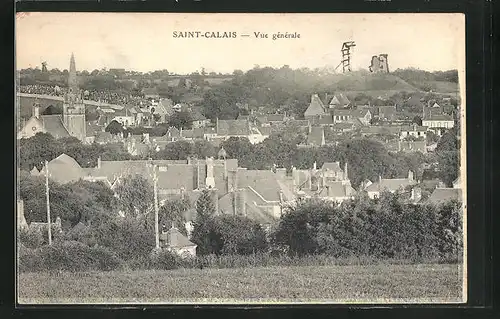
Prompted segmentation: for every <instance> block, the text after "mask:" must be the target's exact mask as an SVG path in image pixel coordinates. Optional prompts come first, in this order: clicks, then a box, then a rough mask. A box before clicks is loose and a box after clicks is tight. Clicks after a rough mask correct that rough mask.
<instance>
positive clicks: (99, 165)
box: [97, 156, 101, 169]
mask: <svg viewBox="0 0 500 319" xmlns="http://www.w3.org/2000/svg"><path fill="white" fill-rule="evenodd" d="M97 168H98V169H101V157H100V156H99V157H98V158H97Z"/></svg>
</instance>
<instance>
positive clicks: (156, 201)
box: [153, 165, 160, 249]
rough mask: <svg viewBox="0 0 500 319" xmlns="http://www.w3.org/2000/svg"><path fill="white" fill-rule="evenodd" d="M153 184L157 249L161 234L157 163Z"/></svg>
mask: <svg viewBox="0 0 500 319" xmlns="http://www.w3.org/2000/svg"><path fill="white" fill-rule="evenodd" d="M153 173H154V176H153V186H154V201H155V241H156V249H159V248H160V234H159V230H158V210H159V209H158V187H157V182H158V176H156V165H153Z"/></svg>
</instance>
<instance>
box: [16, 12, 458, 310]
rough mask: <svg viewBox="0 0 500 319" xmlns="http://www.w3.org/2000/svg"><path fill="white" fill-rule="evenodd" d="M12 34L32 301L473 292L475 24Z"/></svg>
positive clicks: (269, 22)
mask: <svg viewBox="0 0 500 319" xmlns="http://www.w3.org/2000/svg"><path fill="white" fill-rule="evenodd" d="M15 28H16V29H15V30H16V43H15V47H16V49H15V50H16V54H15V61H16V69H17V77H16V100H15V101H16V105H15V110H16V115H17V118H16V123H17V128H16V130H17V131H16V134H17V143H16V144H17V145H16V147H17V150H16V151H17V154H18V156H17V172H18V179H17V180H18V185H17V210H16V212H15V213H16V221H17V224H16V225H15V226H14V227H15V228H16V234H17V241H16V248H17V279H16V296H17V298H18V304H19V305H20V306H21V305H29V304H37V305H38V304H136V305H137V304H162V305H171V304H300V303H305V304H373V303H376V304H388V303H391V304H409V303H424V304H434V303H437V304H440V303H441V304H442V303H456V304H460V303H465V302H467V269H466V265H467V246H466V243H467V240H466V229H467V227H466V225H467V214H466V208H467V206H466V180H467V178H466V175H465V172H466V169H465V168H466V145H465V141H466V139H465V136H466V132H465V120H466V116H465V115H466V111H465V17H464V15H463V14H447V13H446V14H445V13H436V14H428V13H419V14H414V13H412V14H409V13H408V14H407V13H404V14H403V13H397V14H396V13H391V14H388V13H384V14H382V13H379V14H374V13H373V14H353V13H352V14H338V13H336V14H333V13H331V14H330V13H328V14H327V13H321V14H319V13H318V14H312V13H307V14H304V13H300V14H299V13H286V14H276V13H272V14H271V13H267V14H257V13H246V14H236V13H224V14H222V13H210V14H209V13H204V14H202V13H97V12H95V13H92V12H86V13H83V12H79V13H76V12H73V13H71V12H65V13H62V12H61V13H55V12H54V13H50V12H44V13H37V12H32V13H18V15H17V16H16V27H15Z"/></svg>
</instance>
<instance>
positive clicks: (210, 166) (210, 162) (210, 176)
mask: <svg viewBox="0 0 500 319" xmlns="http://www.w3.org/2000/svg"><path fill="white" fill-rule="evenodd" d="M205 161H206V163H207V177H206V179H205V185H206V186H207V187H215V178H214V158H213V157H207V158H206V160H205Z"/></svg>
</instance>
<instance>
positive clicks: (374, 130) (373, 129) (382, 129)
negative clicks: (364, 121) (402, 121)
mask: <svg viewBox="0 0 500 319" xmlns="http://www.w3.org/2000/svg"><path fill="white" fill-rule="evenodd" d="M400 132H401V126H390V125H387V126H364V127H362V128H361V133H362V134H393V135H399V133H400Z"/></svg>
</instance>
